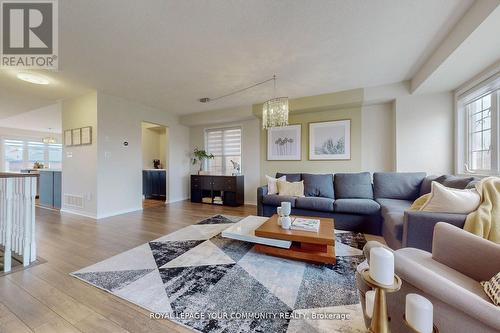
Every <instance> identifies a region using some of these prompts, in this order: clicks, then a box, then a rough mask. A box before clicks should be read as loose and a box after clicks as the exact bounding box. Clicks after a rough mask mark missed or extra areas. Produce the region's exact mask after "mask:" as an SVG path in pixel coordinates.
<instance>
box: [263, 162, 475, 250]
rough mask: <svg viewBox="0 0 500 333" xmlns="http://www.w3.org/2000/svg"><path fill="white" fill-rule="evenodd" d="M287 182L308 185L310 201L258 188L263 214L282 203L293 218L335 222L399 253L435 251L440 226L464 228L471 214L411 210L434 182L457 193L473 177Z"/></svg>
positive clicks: (332, 177)
mask: <svg viewBox="0 0 500 333" xmlns="http://www.w3.org/2000/svg"><path fill="white" fill-rule="evenodd" d="M283 175H286V178H287V181H291V182H295V181H301V180H303V181H304V194H305V196H304V197H289V196H282V195H277V194H267V186H262V187H259V188H258V189H257V214H258V215H260V216H271V215H273V214H275V213H276V207H277V206H280V205H281V202H283V201H288V202H290V203H291V205H292V214H294V215H304V216H318V217H330V218H334V219H335V228H337V229H341V230H352V231H359V232H364V233H370V234H375V235H382V236H383V237H384V239H385V241H386V242H387V244H388V245H389V246H390V247H391V248H393V249H399V248H401V247H416V248H420V249H423V250H427V251H430V250H431V247H432V234H433V230H434V225H435V224H436V223H438V222H447V223H450V224H453V225H455V226H458V227H463V225H464V222H465V218H466V215H461V214H445V213H428V212H417V211H409V210H408V209H409V208H410V206H411V204H412V203H413V201H415V199H417V198H418V197H419V196H421V195H424V194H426V193H429V192H430V189H431V182H432V181H433V180H435V181H438V182H440V183H442V184H443V185H445V186H448V187H453V188H471V187H473V186H474V184H475V183H476V182H477V179H474V178H472V177H470V178H468V177H455V176H448V175H443V176H440V177H437V176H426V174H425V173H424V172H406V173H397V172H379V173H374V174H373V181H372V176H371V174H370V173H368V172H361V173H336V174H309V173H288V174H283V173H277V174H276V177H277V178H279V177H281V176H283Z"/></svg>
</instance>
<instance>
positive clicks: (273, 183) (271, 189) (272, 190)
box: [266, 175, 286, 194]
mask: <svg viewBox="0 0 500 333" xmlns="http://www.w3.org/2000/svg"><path fill="white" fill-rule="evenodd" d="M266 180H267V194H278V184H277V182H278V180H282V181H286V176H281V177H280V178H273V177H270V176H268V175H266Z"/></svg>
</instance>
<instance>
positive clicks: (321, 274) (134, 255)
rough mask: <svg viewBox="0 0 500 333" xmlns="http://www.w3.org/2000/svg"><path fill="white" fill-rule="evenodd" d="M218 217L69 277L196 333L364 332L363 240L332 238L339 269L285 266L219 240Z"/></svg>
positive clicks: (226, 219) (224, 218)
mask: <svg viewBox="0 0 500 333" xmlns="http://www.w3.org/2000/svg"><path fill="white" fill-rule="evenodd" d="M240 219H241V217H235V216H228V215H216V216H212V217H209V218H207V219H205V220H203V221H201V222H199V223H197V224H195V225H190V226H187V227H185V228H183V229H180V230H178V231H176V232H173V233H171V234H168V235H165V236H163V237H160V238H158V239H155V240H153V241H150V242H148V243H146V244H143V245H140V246H138V247H136V248H133V249H131V250H128V251H126V252H123V253H120V254H118V255H116V256H114V257H111V258H109V259H106V260H104V261H101V262H99V263H97V264H94V265H92V266H89V267H86V268H83V269H81V270H79V271H77V272H73V273H71V275H72V276H74V277H76V278H78V279H80V280H82V281H84V282H87V283H89V284H91V285H93V286H95V287H97V288H100V289H102V290H105V291H107V292H109V293H111V294H113V295H115V296H117V297H120V298H123V299H125V300H127V301H129V302H132V303H134V304H136V305H138V306H140V307H143V308H144V309H146V310H148V311H150V312H151V316H153V318H154V319H169V320H173V321H175V322H176V323H179V324H181V325H183V326H186V327H188V328H191V329H192V330H194V331H199V332H207V333H219V332H224V333H231V332H240V333H246V332H283V333H285V332H287V333H299V332H307V333H308V332H311V333H315V332H356V333H357V332H359V333H360V332H365V331H366V329H365V326H364V322H363V316H362V312H361V306H360V304H359V299H358V295H357V289H356V284H355V271H356V266H357V265H358V264H359V263H361V262H362V261H363V260H364V259H365V258H364V256H363V252H362V251H361V250H362V248H363V245H364V244H365V243H366V240H365V237H364V236H363V234H361V233H354V232H346V231H338V230H335V231H334V230H332V232H335V237H336V249H335V251H336V255H337V263H336V264H335V265H327V264H314V263H306V262H302V261H295V260H288V259H283V258H278V257H273V256H268V255H265V254H261V253H257V252H256V251H254V250H253V247H254V244H252V243H247V242H242V241H238V240H232V239H227V238H223V237H222V236H221V232H222V231H223V230H224V229H226V228H228V227H230V226H231V225H232V224H233V223H235V222H237V221H239V220H240Z"/></svg>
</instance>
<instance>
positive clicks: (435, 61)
mask: <svg viewBox="0 0 500 333" xmlns="http://www.w3.org/2000/svg"><path fill="white" fill-rule="evenodd" d="M499 7H500V1H499V0H476V1H475V2H474V3H473V4H472V6H471V7H470V8H469V10H468V11H467V12H466V13H465V15H464V16H463V17H462V18H461V19H460V20H459V21H458V22H457V24H456V25H455V26H454V27H453V29H452V30H451V31H450V33H449V34H448V35H447V36H446V37H445V38H444V40H443V41H442V42H441V43H440V44H439V47H438V48H437V49H436V50H435V51H434V52H433V53H432V54H431V56H430V57H429V58H428V59H427V60H426V61H425V63H424V64H423V65H422V67H421V68H420V69H419V70H418V71H417V73H416V74H415V75H414V76H413V78H412V79H411V82H410V91H411V93H420V92H423V90H424V89H423V88H424V86H426V84H427V83H428V81H431V80H433V79H434V80H435V75H436V73H437V72H438V70H439V69H440V68H442V67H444V66H446V65H447V61H449V60H452V59H451V58H452V55H453V54H454V53H455V52H456V51H457V50H458V49H459V48H460V47H461V46H462V48H463V47H467V42H468V41H469V40H470V37H471V36H472V34H473V33H474V31H476V30H477V29H478V28H479V27H480V26H481V25H482V24H483V23H485V21H486V20H487V19H488V18H489V17H490V16H492V14H493V13H494V12H495V11H500V8H499ZM495 16H496V15H495ZM490 19H491V20H493V19H494V18H493V17H490ZM491 43H494V41H491ZM469 44H470V43H469ZM462 53H464V52H462ZM465 53H467V52H465ZM469 60H473V59H469ZM456 63H458V62H456ZM487 65H489V64H486V65H485V66H484V67H486V66H487ZM457 67H458V66H457ZM482 69H483V68H479V69H478V70H477V71H476V73H477V72H478V71H481V70H482ZM454 70H460V69H454ZM476 73H472V75H474V74H476ZM467 75H469V73H467ZM472 75H471V76H472ZM457 79H459V78H457ZM450 83H451V82H450ZM461 83H463V82H453V83H452V84H455V87H452V89H454V88H456V87H457V86H458V85H459V84H461ZM425 92H429V91H425Z"/></svg>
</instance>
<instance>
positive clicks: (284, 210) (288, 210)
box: [281, 201, 292, 216]
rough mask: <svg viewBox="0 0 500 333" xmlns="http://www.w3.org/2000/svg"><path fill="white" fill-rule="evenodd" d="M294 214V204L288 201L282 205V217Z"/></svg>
mask: <svg viewBox="0 0 500 333" xmlns="http://www.w3.org/2000/svg"><path fill="white" fill-rule="evenodd" d="M291 212H292V204H291V203H290V202H288V201H283V202H282V203H281V213H282V214H283V215H282V216H288V215H290V213H291Z"/></svg>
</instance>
